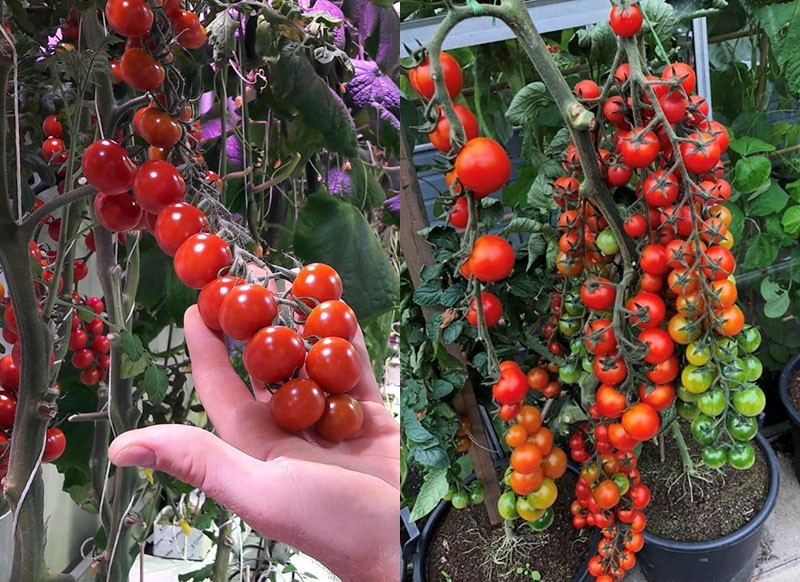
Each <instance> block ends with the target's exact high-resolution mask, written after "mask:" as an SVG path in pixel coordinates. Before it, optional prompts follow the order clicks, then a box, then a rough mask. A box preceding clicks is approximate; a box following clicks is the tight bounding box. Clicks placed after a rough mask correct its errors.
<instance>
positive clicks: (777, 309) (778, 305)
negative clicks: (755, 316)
mask: <svg viewBox="0 0 800 582" xmlns="http://www.w3.org/2000/svg"><path fill="white" fill-rule="evenodd" d="M789 304H790V299H789V294H788V293H784V294H783V295H781V296H780V297H778V298H777V299H773V300H772V301H767V302H766V303H765V304H764V315H766V316H767V317H772V318H776V317H782V316H783V315H784V314H785V313H786V312H787V311H789Z"/></svg>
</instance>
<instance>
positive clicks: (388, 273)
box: [294, 191, 452, 323]
mask: <svg viewBox="0 0 800 582" xmlns="http://www.w3.org/2000/svg"><path fill="white" fill-rule="evenodd" d="M450 230H452V229H450ZM342 233H347V234H346V236H343V235H342ZM294 249H295V252H296V253H297V256H298V258H299V259H300V260H302V261H304V262H306V263H310V262H321V263H327V264H328V265H330V266H332V267H333V268H334V269H336V270H337V271H338V272H339V275H340V276H341V277H342V281H343V282H344V295H343V299H344V300H345V301H346V302H347V303H348V304H349V305H350V306H351V307H352V308H353V310H354V311H355V312H356V315H357V316H358V318H359V319H361V320H364V322H363V323H367V322H368V321H367V320H369V319H371V318H372V317H375V316H378V315H380V314H381V313H383V312H385V311H387V310H388V309H391V308H392V307H394V306H395V305H397V303H398V291H397V290H398V288H399V287H400V284H399V279H398V274H397V271H395V269H394V267H393V266H392V264H391V263H390V262H389V261H388V260H387V258H386V253H385V252H384V249H383V247H382V246H381V243H380V241H379V240H378V238H377V236H376V235H375V233H374V232H373V231H372V228H371V227H370V224H369V223H368V222H367V219H366V218H364V215H363V214H361V212H359V211H358V209H356V208H355V207H353V206H352V205H351V204H348V203H347V202H345V201H344V200H340V199H338V198H334V197H333V196H331V195H329V194H328V193H327V192H324V191H323V192H319V193H317V194H314V195H312V196H310V197H309V198H308V199H307V200H306V204H305V205H304V206H303V208H302V209H301V210H300V212H299V215H298V217H297V225H296V228H295V232H294Z"/></svg>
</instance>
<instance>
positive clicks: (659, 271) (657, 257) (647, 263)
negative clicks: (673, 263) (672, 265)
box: [639, 245, 668, 275]
mask: <svg viewBox="0 0 800 582" xmlns="http://www.w3.org/2000/svg"><path fill="white" fill-rule="evenodd" d="M639 267H640V268H641V269H642V271H644V272H645V273H650V274H651V275H663V274H664V273H666V272H667V269H668V267H667V255H666V252H665V251H664V247H662V246H661V245H647V246H646V247H644V248H643V249H642V255H641V258H640V260H639Z"/></svg>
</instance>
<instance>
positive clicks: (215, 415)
mask: <svg viewBox="0 0 800 582" xmlns="http://www.w3.org/2000/svg"><path fill="white" fill-rule="evenodd" d="M183 323H184V331H185V335H186V346H187V347H188V348H189V356H190V358H191V360H192V377H193V378H194V385H195V389H196V390H197V394H198V395H199V396H200V400H201V401H202V402H203V406H204V407H205V409H206V411H207V412H208V416H209V418H211V422H213V423H214V426H216V427H217V429H219V430H220V431H222V432H223V433H224V432H227V431H228V430H231V429H233V430H235V428H236V425H237V423H238V421H237V419H236V415H235V414H232V413H231V411H232V410H233V411H235V410H244V409H245V408H246V407H247V404H248V403H252V402H253V396H252V394H250V390H248V389H247V386H245V384H244V382H242V379H241V378H239V375H238V374H237V373H236V371H235V370H234V369H233V366H232V365H231V360H230V356H229V355H228V348H227V347H226V345H225V340H224V339H223V338H222V336H221V335H219V334H216V333H214V332H213V331H211V330H210V329H208V328H207V327H206V325H205V324H204V323H203V320H202V318H201V317H200V312H199V311H198V309H197V306H196V305H193V306H192V307H190V308H189V309H187V310H186V314H185V315H184V318H183Z"/></svg>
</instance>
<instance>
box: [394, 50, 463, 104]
mask: <svg viewBox="0 0 800 582" xmlns="http://www.w3.org/2000/svg"><path fill="white" fill-rule="evenodd" d="M439 60H440V61H441V63H442V74H443V76H444V82H445V85H446V86H447V94H448V95H450V98H451V99H452V98H453V97H455V96H456V95H458V94H459V93H461V86H462V85H463V83H464V77H463V74H462V73H461V67H460V66H459V64H458V61H456V60H455V59H454V58H453V57H452V56H451V55H450V54H448V53H445V52H443V53H440V55H439ZM432 72H433V71H432V70H431V66H430V57H427V56H426V57H425V60H424V61H422V63H421V64H420V65H419V66H417V67H414V68H413V69H411V70H409V71H408V80H409V81H410V82H411V86H412V87H413V88H414V91H416V92H417V94H418V95H419V96H420V97H422V98H423V99H426V100H430V99H433V95H434V93H435V92H436V86H435V85H434V83H433V79H432V78H431V73H432Z"/></svg>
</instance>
